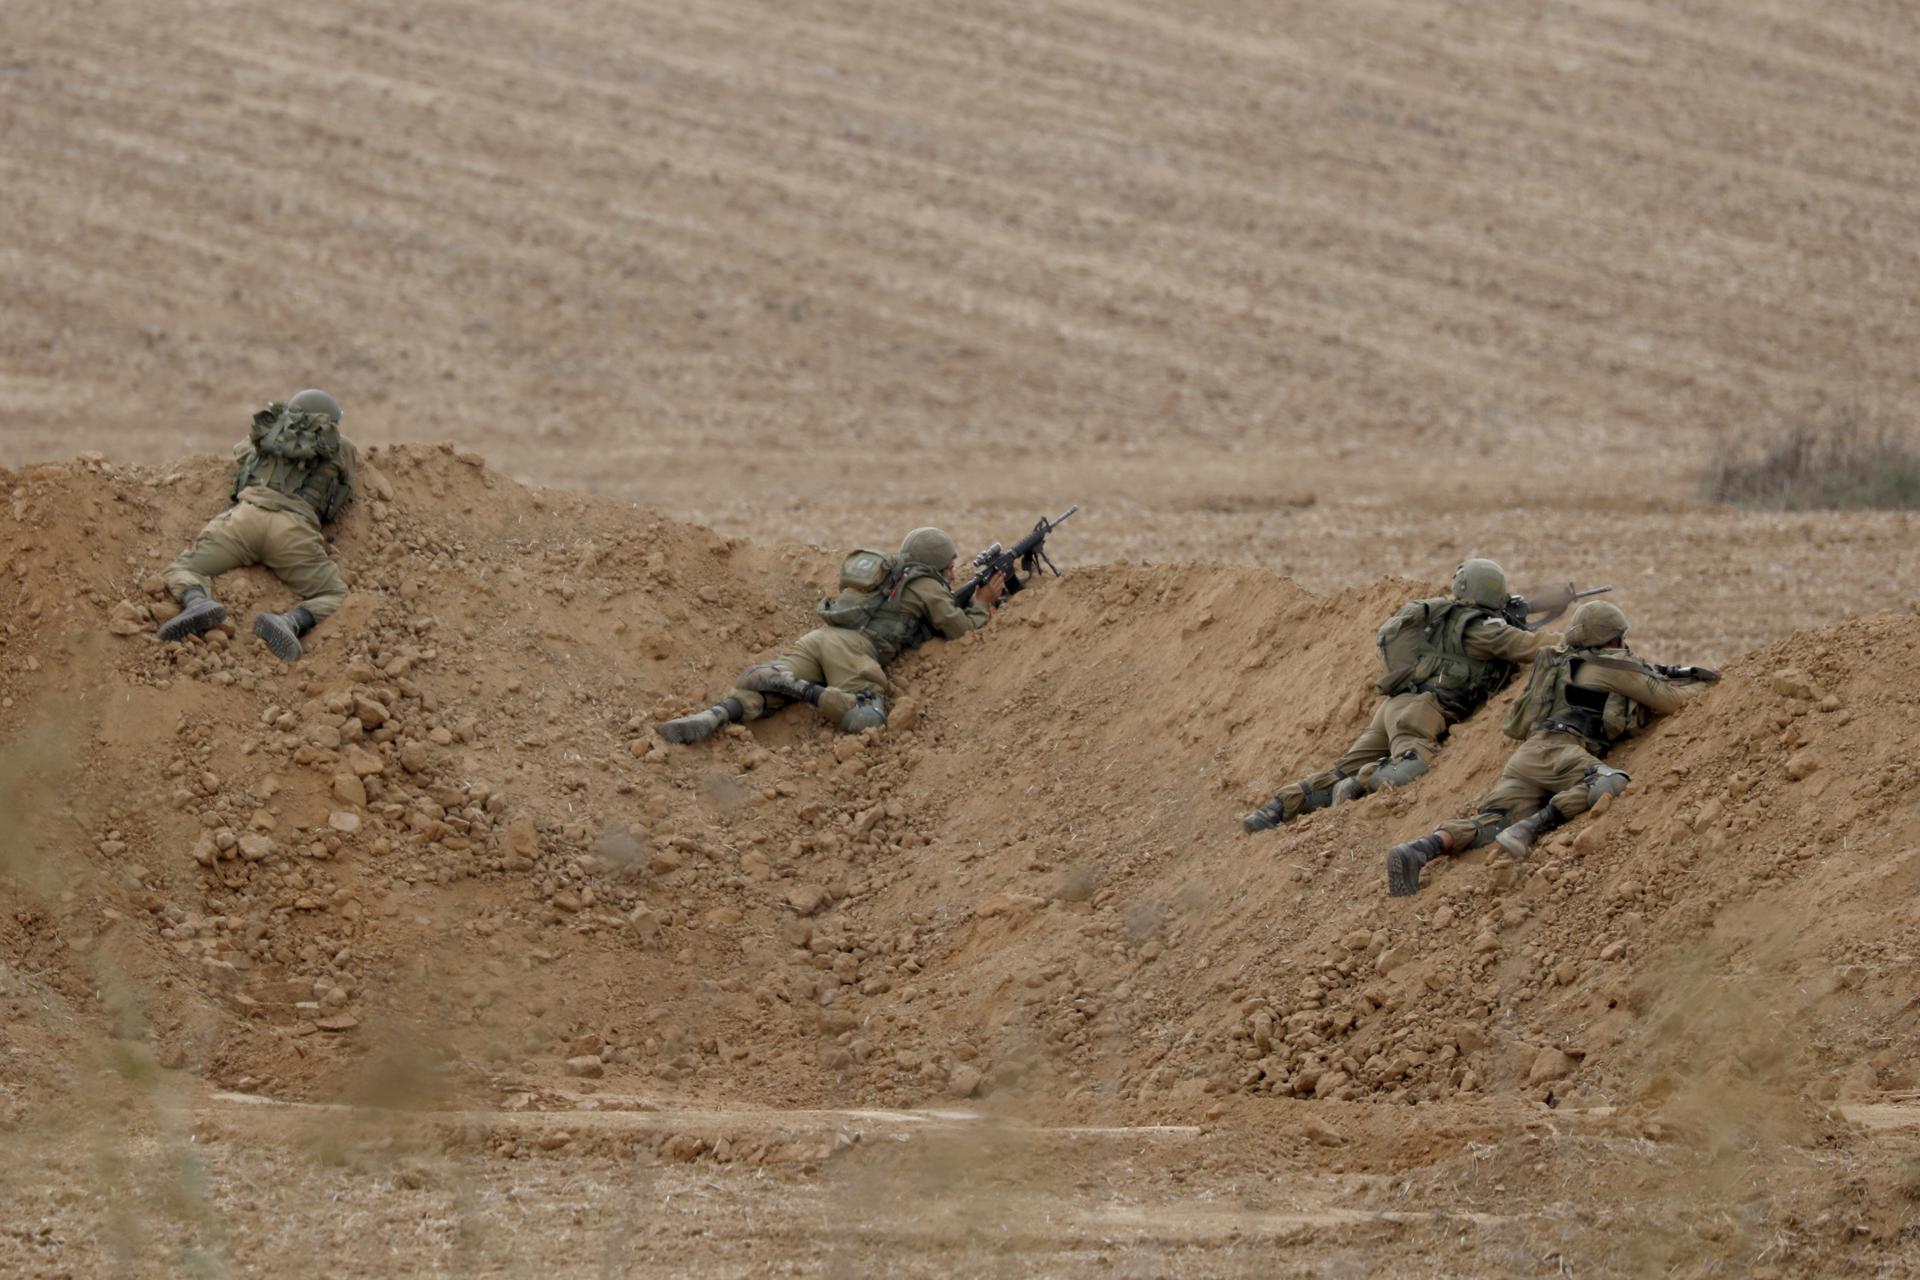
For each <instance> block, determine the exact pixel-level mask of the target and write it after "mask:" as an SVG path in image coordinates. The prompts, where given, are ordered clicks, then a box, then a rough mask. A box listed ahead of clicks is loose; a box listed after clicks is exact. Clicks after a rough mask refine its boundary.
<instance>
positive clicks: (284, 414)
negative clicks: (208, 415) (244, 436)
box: [233, 403, 353, 524]
mask: <svg viewBox="0 0 1920 1280" xmlns="http://www.w3.org/2000/svg"><path fill="white" fill-rule="evenodd" d="M247 442H248V444H249V446H250V448H249V450H248V452H247V455H246V456H245V457H243V458H242V459H241V460H240V465H239V467H238V468H237V469H236V470H235V471H234V476H233V496H234V497H235V498H238V497H239V496H240V491H241V490H242V489H246V488H249V487H250V486H253V485H260V486H262V487H264V488H268V489H272V490H273V491H274V492H276V493H284V494H286V495H287V496H288V497H290V498H298V499H300V500H301V501H302V502H304V503H306V504H307V505H308V506H310V507H312V508H313V512H314V514H315V515H316V516H318V517H319V518H320V523H321V524H331V523H333V521H334V520H336V519H337V518H339V515H340V513H341V511H343V510H345V508H346V505H347V503H348V502H350V501H352V499H353V486H352V484H351V482H350V481H349V480H348V479H347V474H346V467H345V465H344V463H343V462H342V456H341V453H342V451H341V444H340V428H339V427H337V426H335V425H334V422H333V419H331V418H329V417H328V416H327V415H326V414H324V413H289V412H288V411H287V407H286V406H285V405H283V404H278V403H275V404H270V405H268V406H267V407H266V408H264V409H262V410H261V411H260V412H258V413H256V414H254V415H253V430H252V431H251V432H249V433H248V441H247Z"/></svg>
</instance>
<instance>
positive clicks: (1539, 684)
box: [1500, 647, 1650, 756]
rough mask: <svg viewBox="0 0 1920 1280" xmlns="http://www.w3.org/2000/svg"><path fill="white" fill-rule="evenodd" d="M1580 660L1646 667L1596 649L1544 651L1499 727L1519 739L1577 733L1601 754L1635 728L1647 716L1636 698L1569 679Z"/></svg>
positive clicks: (1633, 668) (1618, 666)
mask: <svg viewBox="0 0 1920 1280" xmlns="http://www.w3.org/2000/svg"><path fill="white" fill-rule="evenodd" d="M1583 662H1592V663H1596V664H1598V665H1601V666H1607V667H1612V668H1615V669H1616V670H1621V671H1642V672H1648V671H1649V668H1647V667H1645V666H1643V665H1642V664H1640V663H1638V662H1635V661H1633V660H1632V659H1630V658H1614V657H1608V656H1605V655H1604V652H1603V651H1602V650H1598V649H1568V648H1565V647H1562V648H1558V649H1552V650H1549V651H1548V652H1546V653H1543V654H1540V655H1538V656H1537V657H1535V658H1534V660H1533V675H1532V678H1530V679H1529V680H1528V681H1527V690H1526V692H1525V693H1523V694H1521V695H1520V697H1519V698H1517V699H1515V701H1514V704H1513V707H1512V708H1511V709H1510V710H1509V711H1508V712H1507V718H1506V720H1505V722H1504V723H1502V724H1501V726H1500V728H1501V731H1502V732H1504V733H1505V734H1506V735H1507V736H1508V737H1509V738H1519V739H1522V740H1525V739H1526V738H1529V737H1531V736H1532V735H1534V734H1536V733H1573V734H1578V735H1579V736H1580V737H1582V738H1584V739H1585V740H1586V743H1587V747H1588V749H1589V750H1591V751H1592V752H1593V754H1595V755H1597V756H1604V755H1606V754H1607V752H1608V751H1609V750H1610V749H1611V748H1612V747H1613V744H1614V743H1616V742H1618V741H1620V739H1622V738H1624V737H1626V736H1627V735H1628V734H1629V733H1632V732H1633V731H1634V730H1635V729H1637V728H1639V727H1640V725H1641V724H1642V723H1644V722H1645V715H1646V713H1645V712H1644V711H1643V710H1642V709H1641V707H1640V704H1639V703H1637V702H1635V701H1634V700H1633V699H1631V698H1623V697H1621V696H1620V695H1619V694H1617V693H1609V692H1607V691H1606V690H1605V689H1588V688H1586V687H1584V686H1582V685H1578V684H1575V683H1574V682H1573V677H1574V671H1575V668H1576V667H1577V666H1578V665H1579V664H1580V663H1583ZM1649 673H1650V672H1649Z"/></svg>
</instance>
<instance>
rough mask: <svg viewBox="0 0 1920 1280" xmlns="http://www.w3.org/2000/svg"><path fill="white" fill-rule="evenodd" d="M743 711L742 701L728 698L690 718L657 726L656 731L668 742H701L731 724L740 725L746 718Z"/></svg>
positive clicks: (682, 718) (681, 718)
mask: <svg viewBox="0 0 1920 1280" xmlns="http://www.w3.org/2000/svg"><path fill="white" fill-rule="evenodd" d="M741 710H742V709H741V706H740V699H738V698H728V699H727V700H726V701H725V702H719V703H715V704H714V705H713V706H711V707H708V708H707V709H706V710H705V711H696V712H694V713H693V714H692V715H690V716H681V717H680V718H679V719H678V720H669V721H667V722H666V723H665V724H661V725H656V726H655V731H656V732H657V733H659V735H660V736H661V737H663V738H665V739H666V740H667V741H668V742H678V743H682V744H685V743H689V742H699V741H700V740H701V739H703V738H711V737H712V736H713V735H714V734H716V733H718V732H720V730H722V729H724V728H725V727H726V726H728V725H730V724H738V723H739V722H740V721H741V720H742V719H743V718H744V717H743V716H742V714H741Z"/></svg>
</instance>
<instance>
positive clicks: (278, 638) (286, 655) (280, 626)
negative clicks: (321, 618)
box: [253, 604, 313, 662]
mask: <svg viewBox="0 0 1920 1280" xmlns="http://www.w3.org/2000/svg"><path fill="white" fill-rule="evenodd" d="M311 630H313V615H312V614H310V613H308V612H307V606H305V605H303V604H302V605H295V606H294V607H293V608H291V609H289V610H287V611H286V612H285V613H256V614H254V615H253V634H255V635H257V636H259V637H260V638H261V639H262V640H264V641H266V642H267V648H269V649H271V650H273V656H274V657H276V658H278V659H280V661H282V662H294V661H297V660H298V659H299V657H300V655H301V654H302V653H304V652H305V650H304V649H302V648H301V647H300V637H301V636H304V635H305V634H307V632H309V631H311Z"/></svg>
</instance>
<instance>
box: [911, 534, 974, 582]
mask: <svg viewBox="0 0 1920 1280" xmlns="http://www.w3.org/2000/svg"><path fill="white" fill-rule="evenodd" d="M959 554H960V548H959V546H958V545H957V544H956V543H955V542H954V540H953V539H952V538H949V537H948V536H947V535H946V534H945V533H944V532H942V531H941V530H939V529H931V528H929V529H915V530H914V531H913V532H912V533H910V534H908V535H907V536H906V537H905V538H903V539H901V540H900V558H901V559H902V560H907V561H911V562H912V563H914V564H920V565H925V566H926V567H927V568H929V569H932V570H933V571H934V572H936V573H939V572H942V571H944V570H945V569H946V568H947V566H949V565H951V564H952V563H953V562H954V559H955V558H956V557H957V556H959Z"/></svg>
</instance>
